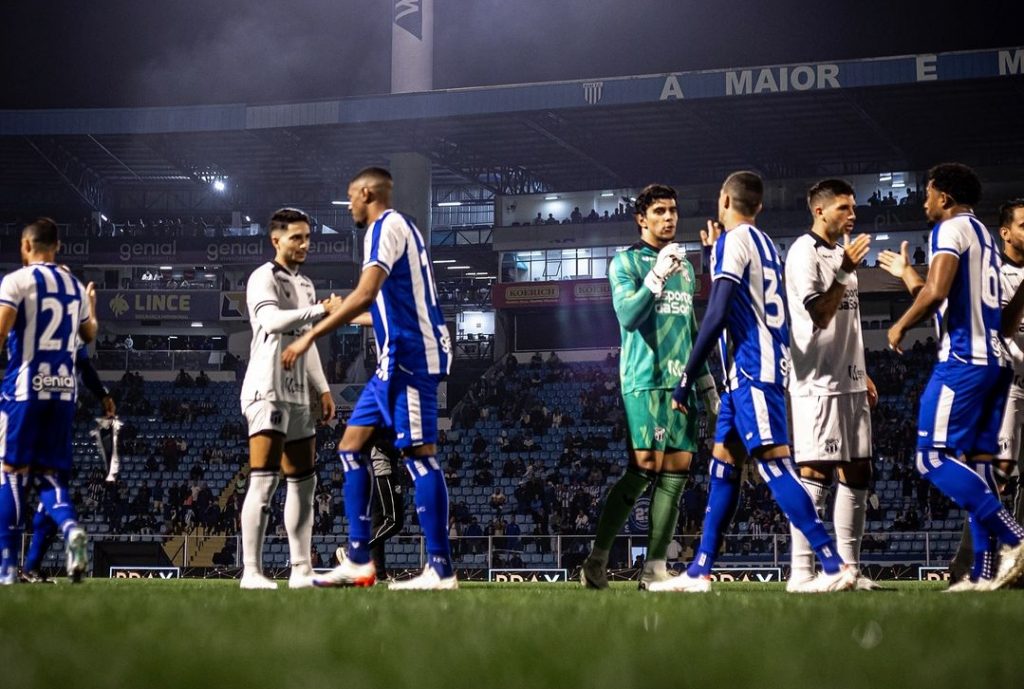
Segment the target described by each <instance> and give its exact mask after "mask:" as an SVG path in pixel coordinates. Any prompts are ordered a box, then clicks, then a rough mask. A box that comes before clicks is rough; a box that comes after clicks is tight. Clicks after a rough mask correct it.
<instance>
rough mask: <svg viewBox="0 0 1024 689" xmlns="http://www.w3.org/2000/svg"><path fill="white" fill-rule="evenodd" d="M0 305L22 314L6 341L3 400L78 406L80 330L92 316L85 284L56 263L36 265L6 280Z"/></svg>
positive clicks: (0, 388) (0, 285)
mask: <svg viewBox="0 0 1024 689" xmlns="http://www.w3.org/2000/svg"><path fill="white" fill-rule="evenodd" d="M0 305H2V306H8V307H10V308H12V309H15V310H16V311H17V312H18V313H17V316H16V318H15V321H14V327H13V328H11V332H10V335H9V336H8V338H7V356H8V364H7V373H6V374H5V375H4V380H3V384H2V386H0V395H2V397H3V399H5V400H15V401H19V402H20V401H26V400H53V399H59V400H64V401H68V402H74V401H75V400H76V399H77V394H78V383H77V381H76V377H75V356H76V353H77V350H78V346H79V341H78V327H79V325H80V324H81V323H82V322H84V321H86V320H88V319H89V317H90V316H91V314H90V313H89V301H88V300H87V299H86V298H85V288H84V287H83V286H82V283H81V282H79V281H78V279H77V278H76V277H75V276H74V275H71V273H69V272H67V271H66V270H63V269H61V268H58V267H57V266H56V265H55V264H53V263H33V264H31V265H28V266H25V267H24V268H19V269H18V270H16V271H14V272H13V273H9V274H8V275H6V276H4V279H3V282H0Z"/></svg>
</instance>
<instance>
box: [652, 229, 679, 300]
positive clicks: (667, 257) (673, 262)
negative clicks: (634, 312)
mask: <svg viewBox="0 0 1024 689" xmlns="http://www.w3.org/2000/svg"><path fill="white" fill-rule="evenodd" d="M685 259H686V250H685V249H683V247H682V246H681V245H679V244H677V243H676V242H670V243H669V244H666V245H665V246H664V247H663V248H662V249H661V251H659V252H658V258H657V260H655V262H654V267H653V268H651V270H650V271H649V272H648V273H647V276H646V277H645V278H644V285H645V286H646V287H647V289H649V290H651V292H652V293H653V294H654V296H656V297H660V296H661V293H662V291H664V289H665V283H666V282H668V279H669V278H670V277H672V276H673V275H675V274H676V273H678V272H679V271H680V270H682V268H683V261H684V260H685Z"/></svg>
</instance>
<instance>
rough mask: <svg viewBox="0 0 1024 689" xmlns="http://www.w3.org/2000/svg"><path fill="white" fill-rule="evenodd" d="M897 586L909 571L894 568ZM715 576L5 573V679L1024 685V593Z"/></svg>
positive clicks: (1, 613)
mask: <svg viewBox="0 0 1024 689" xmlns="http://www.w3.org/2000/svg"><path fill="white" fill-rule="evenodd" d="M890 585H892V584H890ZM893 586H895V587H897V588H896V590H894V591H880V592H873V593H866V592H858V593H845V594H832V595H822V596H806V595H805V596H796V595H787V594H786V593H785V592H784V591H783V589H782V588H781V586H779V585H771V584H769V585H765V584H740V583H737V584H719V585H717V588H716V592H715V593H712V594H709V595H694V594H676V595H672V594H660V595H658V594H648V593H641V592H639V591H637V590H636V589H635V584H633V585H630V584H615V585H613V588H612V589H611V590H609V591H603V592H598V591H587V590H583V589H582V588H581V587H580V586H579V585H578V584H465V585H464V586H463V588H462V589H461V590H459V591H452V592H425V593H421V592H397V591H396V592H388V591H387V590H385V589H384V588H383V587H376V588H373V589H369V590H337V589H334V590H301V591H289V590H287V589H281V590H279V591H277V592H274V591H241V590H239V589H238V586H237V582H235V581H224V580H217V581H214V580H209V581H202V580H177V581H154V580H106V579H93V580H88V581H87V582H85V584H83V585H81V586H71V585H68V584H64V583H63V582H62V583H61V585H58V586H42V585H34V586H30V585H21V586H13V587H8V588H0V678H2V686H4V687H9V688H11V689H16V688H17V689H29V688H32V687H72V688H73V689H88V688H89V687H143V688H148V687H224V688H228V687H247V688H248V687H252V688H256V687H287V688H290V687H295V688H299V689H312V688H318V687H340V688H345V689H358V688H361V687H381V688H392V687H416V688H417V689H427V688H430V687H487V688H488V689H490V688H493V687H524V688H534V687H537V688H545V687H552V688H556V687H557V688H559V689H561V688H571V687H598V688H603V687H608V688H610V689H611V688H614V689H625V688H627V687H643V688H644V689H653V688H655V687H695V686H709V687H723V688H725V687H727V688H729V689H735V688H738V687H786V688H787V689H788V688H798V687H828V688H845V687H871V688H872V689H885V688H887V687H898V688H899V689H913V688H915V687H928V688H929V689H936V688H939V687H957V688H958V689H974V688H975V687H1019V686H1021V685H1022V681H1024V680H1022V677H1024V658H1022V655H1021V653H1020V652H1019V648H1018V647H1017V643H1019V642H1018V636H1019V634H1020V632H1021V629H1022V626H1024V593H1022V592H1021V591H1006V592H997V593H988V594H974V593H969V594H943V593H940V592H939V588H937V585H934V584H917V583H912V584H910V583H904V584H896V585H893Z"/></svg>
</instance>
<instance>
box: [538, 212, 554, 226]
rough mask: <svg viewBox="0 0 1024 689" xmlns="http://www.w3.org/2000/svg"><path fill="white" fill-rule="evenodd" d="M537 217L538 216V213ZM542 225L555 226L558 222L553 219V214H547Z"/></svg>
mask: <svg viewBox="0 0 1024 689" xmlns="http://www.w3.org/2000/svg"><path fill="white" fill-rule="evenodd" d="M537 215H540V213H538V214H537ZM544 224H545V225H557V224H558V220H557V219H556V218H555V216H554V214H552V213H548V217H547V218H546V219H545V220H544Z"/></svg>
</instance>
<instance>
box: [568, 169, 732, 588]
mask: <svg viewBox="0 0 1024 689" xmlns="http://www.w3.org/2000/svg"><path fill="white" fill-rule="evenodd" d="M635 213H636V215H635V217H636V222H637V225H638V226H639V230H640V241H639V242H637V243H636V244H634V245H633V246H631V247H630V248H629V249H627V250H625V251H622V252H620V253H618V254H617V255H616V256H615V258H614V259H612V262H611V265H610V266H609V268H608V279H609V280H610V281H611V290H612V302H613V305H614V307H615V315H616V317H617V318H618V320H619V330H620V333H621V335H622V356H621V360H620V369H619V375H620V377H621V380H622V398H623V403H624V406H625V410H626V421H627V423H628V425H629V438H630V443H629V466H628V467H627V468H626V472H625V473H624V474H623V475H622V477H621V478H620V479H619V480H618V481H617V482H616V483H615V485H613V486H612V487H611V489H610V490H609V491H608V494H607V495H606V496H605V504H604V508H603V510H602V512H601V518H600V519H599V521H598V523H597V537H596V538H595V539H594V548H593V550H592V551H591V553H590V556H589V557H588V558H587V559H586V560H585V561H584V563H583V568H582V570H581V571H580V581H581V582H582V583H583V585H584V586H586V587H587V588H594V589H603V588H607V587H608V553H609V551H610V550H611V547H612V543H613V542H614V540H615V537H616V536H617V535H618V533H619V531H620V530H621V529H622V527H623V525H624V524H625V523H626V520H627V519H628V518H629V514H630V512H631V511H632V510H633V505H634V503H635V502H636V501H637V499H638V498H639V497H640V496H641V495H643V494H644V491H646V490H647V487H648V486H651V485H653V486H654V489H653V494H652V496H651V507H650V516H649V522H650V532H649V538H648V545H647V558H646V563H645V565H644V569H643V572H641V574H640V588H641V589H646V588H647V586H648V584H650V583H651V582H654V581H660V580H662V579H666V578H668V577H669V574H668V571H667V570H666V568H665V551H666V550H667V548H668V544H669V542H670V541H671V540H672V535H673V532H674V531H675V528H676V523H677V522H678V520H679V500H680V497H681V495H682V493H683V487H684V486H685V485H686V481H687V478H688V477H689V471H690V462H691V460H692V459H693V453H694V452H696V450H697V417H696V411H695V410H696V404H695V400H694V401H691V403H690V404H689V405H688V408H689V409H691V410H694V411H691V413H689V414H680V413H678V412H675V411H673V410H672V391H673V390H674V389H675V387H676V384H677V383H678V382H679V377H680V375H681V374H682V372H683V368H684V367H685V365H686V361H687V359H688V358H689V356H690V349H691V347H692V346H693V340H694V338H695V337H696V335H697V322H696V319H695V318H694V314H693V293H694V287H695V281H694V273H693V266H692V265H690V262H689V261H688V260H687V259H686V253H685V251H684V250H683V247H682V246H680V245H679V244H677V243H676V242H675V241H674V240H675V236H676V223H677V221H678V219H679V211H678V209H677V208H676V192H675V190H674V189H672V188H671V187H667V186H663V185H660V184H652V185H649V186H648V187H646V188H645V189H644V190H643V191H641V192H640V194H639V195H638V196H637V198H636V208H635ZM695 390H696V395H699V396H700V397H701V398H702V401H703V402H704V406H705V408H706V409H707V411H708V414H709V415H712V416H714V415H717V413H718V392H717V390H716V389H715V383H714V380H713V378H712V377H711V375H710V373H709V372H708V370H707V369H706V368H705V369H704V371H703V372H702V375H701V377H700V379H699V380H698V381H697V384H696V386H695ZM710 427H711V428H714V419H713V418H712V419H710Z"/></svg>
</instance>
